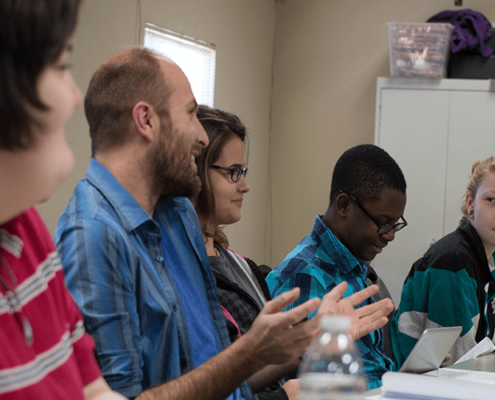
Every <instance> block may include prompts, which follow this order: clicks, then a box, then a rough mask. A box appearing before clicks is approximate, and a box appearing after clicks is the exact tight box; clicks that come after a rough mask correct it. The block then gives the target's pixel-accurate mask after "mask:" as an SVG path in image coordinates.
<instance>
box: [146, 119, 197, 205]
mask: <svg viewBox="0 0 495 400" xmlns="http://www.w3.org/2000/svg"><path fill="white" fill-rule="evenodd" d="M186 136H187V135H186V134H184V133H183V132H180V131H179V130H178V129H177V128H173V127H172V126H171V123H170V120H169V119H168V118H166V117H164V118H162V120H161V123H160V135H159V139H158V143H157V144H156V145H155V146H154V147H153V148H151V149H150V150H149V152H148V154H147V156H146V158H145V168H146V170H147V176H148V180H149V187H150V190H151V194H152V195H154V196H155V195H156V196H158V197H159V198H164V197H171V196H182V197H189V198H193V197H195V196H196V195H197V194H198V193H199V191H200V189H201V181H200V179H199V177H198V175H197V172H196V171H195V170H194V169H193V168H191V155H192V154H191V141H190V140H187V139H186Z"/></svg>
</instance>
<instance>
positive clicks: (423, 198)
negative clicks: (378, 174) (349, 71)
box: [373, 88, 449, 306]
mask: <svg viewBox="0 0 495 400" xmlns="http://www.w3.org/2000/svg"><path fill="white" fill-rule="evenodd" d="M379 103H380V110H379V115H378V118H379V124H378V128H377V129H378V131H377V132H376V137H375V141H376V144H377V145H378V146H380V147H382V148H383V149H385V150H386V151H387V152H388V153H389V154H390V155H391V156H392V157H393V158H394V159H395V160H396V161H397V163H398V164H399V166H400V167H401V169H402V172H403V173H404V176H405V178H406V183H407V203H406V209H405V212H404V217H405V218H406V220H407V222H408V224H409V225H408V226H407V227H406V228H405V229H403V230H402V231H400V232H398V233H397V234H396V237H395V240H394V241H393V242H391V243H389V245H388V246H387V247H386V248H385V249H384V250H383V252H382V254H379V255H378V256H377V257H376V259H375V261H374V262H373V266H374V267H376V269H377V271H378V273H379V275H380V277H381V278H382V279H383V280H384V281H385V284H386V285H387V287H388V289H389V291H390V293H391V295H392V298H393V300H394V303H395V305H396V306H398V304H399V300H400V292H401V290H402V285H403V282H404V279H405V278H406V275H407V273H408V272H409V269H410V268H411V265H412V263H413V262H414V261H415V260H417V259H418V258H419V257H421V256H422V255H423V253H424V252H425V251H426V250H427V249H428V247H429V246H430V244H431V242H432V240H438V239H439V238H441V237H442V236H443V226H444V212H443V210H444V203H445V175H446V166H447V133H448V121H449V92H448V91H442V90H405V89H386V88H383V89H382V90H381V96H380V99H379Z"/></svg>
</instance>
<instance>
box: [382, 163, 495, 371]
mask: <svg viewBox="0 0 495 400" xmlns="http://www.w3.org/2000/svg"><path fill="white" fill-rule="evenodd" d="M461 211H462V213H463V214H464V217H463V218H462V219H461V221H460V224H459V227H458V228H457V229H456V230H455V231H454V232H452V233H450V234H448V235H446V236H445V237H443V238H442V239H440V240H439V241H438V242H436V243H435V244H434V245H433V246H431V247H430V249H429V250H428V251H427V252H426V253H425V254H424V256H423V257H421V258H420V259H419V260H417V261H416V262H415V263H414V264H413V266H412V268H411V270H410V272H409V274H408V275H407V277H406V280H405V282H404V286H403V288H402V294H401V301H400V306H399V309H398V311H397V314H396V316H395V318H394V319H393V320H392V323H391V336H392V346H393V350H394V356H395V361H396V363H397V364H398V366H400V365H402V363H403V362H404V361H405V359H406V358H407V356H408V355H409V353H410V352H411V350H412V348H413V347H414V345H415V344H416V342H417V340H418V338H419V337H420V336H421V334H422V332H423V330H425V329H427V328H437V327H445V326H458V325H460V326H462V332H461V334H460V336H459V338H458V339H457V341H456V342H455V344H454V346H453V347H452V349H451V350H450V352H449V353H450V354H451V355H452V360H451V361H450V362H455V361H456V360H458V359H459V358H460V357H462V356H463V355H464V354H465V353H467V352H468V351H469V350H470V349H471V348H472V347H473V346H475V345H476V344H477V343H478V342H480V341H481V340H483V339H484V338H485V337H487V336H488V337H490V338H491V339H492V340H493V333H494V326H495V322H494V320H495V318H494V314H493V311H494V310H493V305H492V300H493V297H494V294H495V274H494V272H493V269H494V268H493V252H494V251H495V157H490V158H488V159H486V160H484V161H482V162H479V161H478V162H475V163H474V164H473V167H472V171H471V178H470V179H469V183H468V186H467V193H466V198H465V201H464V202H463V205H462V207H461Z"/></svg>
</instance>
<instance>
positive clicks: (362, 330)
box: [353, 317, 388, 340]
mask: <svg viewBox="0 0 495 400" xmlns="http://www.w3.org/2000/svg"><path fill="white" fill-rule="evenodd" d="M387 322H388V318H387V317H381V318H379V319H375V320H373V321H370V322H369V323H363V324H362V325H361V326H360V327H359V332H358V333H357V337H353V339H354V340H357V339H360V338H362V337H363V336H365V335H367V334H368V333H371V332H374V331H376V330H377V329H380V328H381V327H382V326H384V325H385V324H386V323H387Z"/></svg>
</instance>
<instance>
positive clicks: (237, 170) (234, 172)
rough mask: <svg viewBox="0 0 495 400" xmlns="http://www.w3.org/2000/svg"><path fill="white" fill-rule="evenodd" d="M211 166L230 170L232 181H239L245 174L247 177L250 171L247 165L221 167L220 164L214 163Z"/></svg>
mask: <svg viewBox="0 0 495 400" xmlns="http://www.w3.org/2000/svg"><path fill="white" fill-rule="evenodd" d="M211 168H215V169H221V170H223V171H228V172H230V179H232V182H239V179H241V176H242V175H244V178H245V177H246V175H247V172H248V169H247V168H246V167H234V168H228V167H220V166H219V165H212V166H211Z"/></svg>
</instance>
